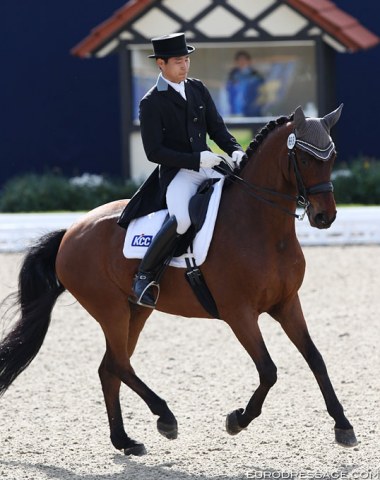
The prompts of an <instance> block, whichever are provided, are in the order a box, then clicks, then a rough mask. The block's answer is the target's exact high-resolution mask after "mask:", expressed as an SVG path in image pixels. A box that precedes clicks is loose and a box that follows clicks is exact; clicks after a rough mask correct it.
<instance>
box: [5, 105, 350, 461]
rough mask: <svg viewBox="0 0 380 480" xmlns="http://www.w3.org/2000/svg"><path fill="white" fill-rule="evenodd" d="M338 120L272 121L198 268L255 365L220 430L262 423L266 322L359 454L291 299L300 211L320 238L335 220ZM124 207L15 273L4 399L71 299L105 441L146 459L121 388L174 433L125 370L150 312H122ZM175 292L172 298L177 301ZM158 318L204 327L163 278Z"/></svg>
mask: <svg viewBox="0 0 380 480" xmlns="http://www.w3.org/2000/svg"><path fill="white" fill-rule="evenodd" d="M341 107H342V106H340V107H339V108H338V109H336V110H334V111H333V112H331V113H329V114H327V115H326V116H325V117H323V118H306V117H305V116H304V113H303V111H302V109H301V107H298V108H297V109H296V110H295V112H294V113H293V114H292V115H290V116H288V117H280V118H278V119H277V120H273V121H270V122H269V123H268V124H267V125H266V126H265V127H264V128H263V129H262V130H261V132H260V133H259V134H258V135H256V137H255V138H254V140H253V141H252V142H251V144H250V146H249V147H248V149H247V151H246V154H247V160H246V161H245V164H244V165H242V166H241V168H240V175H235V174H234V175H231V176H230V177H231V184H230V185H229V186H228V187H227V188H225V190H224V192H223V195H222V199H221V204H220V208H219V213H218V217H217V221H216V225H215V231H214V236H213V239H212V242H211V245H210V249H209V252H208V256H207V258H206V261H205V262H204V264H203V265H202V266H201V269H202V272H203V274H204V277H205V279H206V281H207V284H208V287H209V289H210V291H211V293H212V295H213V298H214V299H215V302H216V305H217V308H218V311H219V313H220V317H221V319H223V321H225V322H226V323H227V324H228V325H229V326H230V327H231V329H232V331H233V332H234V334H235V336H236V337H237V339H238V340H239V342H240V343H241V344H242V346H243V347H244V348H245V349H246V351H247V352H248V354H249V355H250V357H251V358H252V360H253V362H254V363H255V365H256V368H257V371H258V374H259V385H258V387H257V389H256V390H255V391H254V392H253V394H252V396H251V398H250V399H249V401H248V403H247V405H246V406H245V408H239V409H236V410H234V411H233V412H231V413H229V414H228V415H227V419H226V429H227V432H228V433H229V434H231V435H235V434H238V433H239V432H240V431H241V430H243V429H245V428H247V427H248V425H249V424H250V423H251V422H252V420H253V419H255V418H256V417H258V416H259V415H260V413H261V409H262V406H263V403H264V401H265V398H266V396H267V394H268V392H269V390H270V388H271V387H272V386H273V385H274V384H275V383H276V380H277V374H276V366H275V364H274V362H273V360H272V359H271V357H270V354H269V352H268V350H267V348H266V345H265V343H264V340H263V337H262V335H261V332H260V329H259V326H258V318H259V315H260V314H261V313H263V312H267V313H268V314H269V315H270V316H271V317H273V319H275V320H276V321H277V322H279V323H280V325H281V327H282V329H283V330H284V332H285V333H286V335H287V336H288V337H289V339H290V340H291V341H292V342H293V343H294V345H295V346H296V347H297V349H298V350H299V351H300V352H301V354H302V355H303V357H304V358H305V360H306V362H307V364H308V365H309V367H310V369H311V371H312V372H313V374H314V376H315V378H316V380H317V382H318V385H319V387H320V390H321V392H322V395H323V397H324V400H325V403H326V407H327V411H328V413H329V414H330V416H331V417H332V418H333V420H334V422H335V440H336V442H337V443H338V444H341V445H343V446H354V445H356V444H357V441H356V437H355V433H354V430H353V427H352V425H351V424H350V422H349V421H348V419H347V418H346V416H345V414H344V411H343V407H342V405H341V404H340V402H339V400H338V398H337V396H336V394H335V391H334V388H333V386H332V384H331V381H330V379H329V376H328V373H327V369H326V366H325V363H324V360H323V358H322V356H321V354H320V353H319V351H318V350H317V348H316V346H315V344H314V343H313V341H312V339H311V337H310V335H309V332H308V328H307V325H306V322H305V318H304V315H303V312H302V308H301V304H300V299H299V295H298V290H299V288H300V286H301V284H302V281H303V277H304V271H305V260H304V256H303V253H302V250H301V247H300V244H299V242H298V240H297V237H296V232H295V217H296V216H297V213H296V212H297V211H298V210H297V207H296V205H297V201H299V202H301V203H302V205H303V208H304V214H305V213H306V214H307V216H308V219H309V222H310V224H311V225H312V226H313V227H316V228H319V229H324V228H328V227H330V225H331V224H332V223H333V221H334V220H335V217H336V204H335V199H334V195H333V187H332V183H331V181H330V175H331V171H332V167H333V163H334V158H335V155H336V152H335V146H334V143H333V142H332V139H331V137H330V128H331V127H332V126H333V125H334V124H335V123H336V121H337V120H338V118H339V116H340V111H341ZM127 202H128V200H120V201H115V202H111V203H108V204H106V205H102V206H100V207H98V208H96V209H94V210H92V211H90V212H89V213H88V214H86V215H84V216H83V218H82V219H81V220H79V221H78V222H77V223H75V224H74V225H73V226H71V227H70V228H69V229H67V231H66V230H59V231H55V232H53V233H49V234H47V235H45V236H44V237H42V238H41V239H40V240H39V241H38V242H37V243H36V244H35V245H34V246H33V247H31V248H30V250H29V251H28V253H27V254H26V256H25V258H24V261H23V264H22V267H21V270H20V273H19V290H18V305H19V308H20V316H19V318H18V320H17V321H16V323H15V325H14V327H13V329H12V330H11V331H10V332H9V333H8V334H7V336H6V337H5V338H4V339H3V341H2V343H1V344H0V394H2V393H4V392H5V391H6V389H7V388H8V387H9V385H10V384H11V383H12V382H13V381H14V380H15V378H16V377H17V376H18V375H19V374H20V373H21V372H22V371H23V370H24V369H25V368H26V367H27V366H28V365H29V363H30V362H31V361H32V360H33V358H34V357H35V355H36V354H37V353H38V351H39V349H40V347H41V345H42V343H43V340H44V338H45V335H46V332H47V330H48V327H49V323H50V318H51V312H52V309H53V307H54V304H55V302H56V299H57V298H58V297H59V295H61V294H62V293H63V292H64V291H65V290H66V289H67V290H68V291H69V292H71V294H72V295H73V296H74V297H75V298H76V299H77V300H78V302H79V303H80V304H81V305H82V306H83V307H84V308H85V309H86V310H87V312H88V313H89V314H90V315H91V316H92V317H93V318H94V319H95V320H97V321H98V323H99V325H100V327H101V328H102V330H103V333H104V335H105V339H106V351H105V355H104V357H103V359H102V362H101V364H100V367H99V371H98V373H99V376H100V381H101V385H102V389H103V393H104V399H105V404H106V409H107V414H108V420H109V426H110V437H111V442H112V444H113V446H114V447H115V448H116V449H119V450H124V453H125V454H126V455H142V454H143V453H145V447H144V444H143V443H140V442H138V441H135V440H133V439H132V438H130V437H129V436H128V435H127V433H126V432H125V429H124V425H123V419H122V414H121V407H120V400H119V390H120V386H121V382H122V383H124V384H126V385H127V386H128V387H130V388H131V389H132V390H133V391H134V392H136V393H137V394H138V395H139V396H140V397H141V398H142V399H143V400H144V401H145V403H146V404H147V406H148V407H149V409H150V410H151V412H152V413H153V414H154V415H157V416H158V420H157V428H158V430H159V432H160V433H161V434H162V435H164V436H165V437H166V438H168V439H174V438H176V437H177V431H178V426H177V421H176V418H175V416H174V414H173V413H172V411H171V410H170V409H169V408H168V405H167V404H166V402H165V400H163V399H162V398H160V397H159V396H158V395H157V394H156V393H155V392H153V391H152V390H151V389H150V388H149V387H148V386H147V385H146V384H144V383H143V382H142V381H141V380H140V378H139V377H138V375H137V373H136V372H135V371H134V369H133V367H132V364H131V357H132V355H133V352H134V350H135V347H136V343H137V341H138V338H139V335H140V332H141V331H142V329H143V327H144V324H145V321H146V320H147V318H148V317H149V315H150V314H151V313H152V310H151V309H149V308H145V307H141V306H138V305H136V304H134V303H132V302H131V301H130V300H129V295H130V294H131V293H132V292H131V285H132V279H133V276H134V274H135V272H136V271H137V268H138V262H139V261H138V260H136V259H126V258H124V256H123V253H122V250H123V242H124V237H125V231H124V230H123V229H122V228H120V226H119V225H118V224H117V219H118V217H119V215H120V214H121V212H122V210H123V209H124V207H125V206H126V204H127ZM174 292H175V293H174ZM157 309H158V310H159V311H161V312H167V313H171V314H174V315H181V316H184V317H201V318H210V315H209V314H208V313H207V312H206V311H205V310H204V308H203V307H202V306H201V305H200V303H198V300H197V298H196V296H195V294H194V293H193V291H192V290H191V288H190V286H189V284H188V282H187V281H186V280H185V278H184V270H183V269H180V268H173V267H169V268H168V269H167V271H166V272H165V275H164V276H163V279H162V283H161V294H160V297H159V299H158V303H157Z"/></svg>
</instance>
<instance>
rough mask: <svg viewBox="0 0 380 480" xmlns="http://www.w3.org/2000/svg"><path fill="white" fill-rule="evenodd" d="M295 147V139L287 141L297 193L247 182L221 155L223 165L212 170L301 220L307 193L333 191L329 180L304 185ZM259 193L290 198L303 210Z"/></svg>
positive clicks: (304, 211) (307, 202) (306, 205)
mask: <svg viewBox="0 0 380 480" xmlns="http://www.w3.org/2000/svg"><path fill="white" fill-rule="evenodd" d="M291 135H293V134H291ZM295 147H296V142H295V141H294V144H292V143H291V142H290V144H289V142H288V158H289V162H290V164H291V165H292V166H293V170H294V174H295V176H296V181H297V190H298V194H297V195H289V194H286V193H281V192H277V191H276V190H271V189H269V188H265V187H261V186H259V185H255V184H253V183H250V182H247V181H246V180H244V178H242V177H240V176H239V175H237V174H236V173H235V172H234V169H233V168H232V167H231V165H230V164H229V163H228V162H227V160H226V159H225V158H223V157H221V158H222V159H223V165H217V166H215V167H214V170H216V171H217V172H219V173H222V174H223V175H226V176H227V177H228V178H229V180H230V181H231V182H233V183H236V184H240V185H242V186H243V187H244V188H245V189H246V190H247V193H248V195H250V196H251V197H253V198H255V199H257V200H259V201H261V202H263V203H266V204H267V205H270V206H271V207H274V208H277V209H278V210H281V211H282V212H284V213H286V214H287V215H290V216H292V217H295V218H297V219H298V220H303V219H304V217H305V215H306V212H307V210H308V208H309V206H310V202H309V199H308V195H316V194H318V193H327V192H333V191H334V187H333V184H332V182H331V181H329V182H322V183H318V184H316V185H313V186H311V187H305V184H304V182H303V179H302V176H301V173H300V171H299V168H298V164H297V155H296V148H295ZM260 193H266V194H269V195H272V196H276V197H279V198H282V199H285V200H291V201H292V202H295V203H296V204H297V205H298V206H300V207H302V208H303V212H302V213H301V214H297V213H294V212H292V211H291V210H289V209H287V208H284V207H282V206H281V205H279V204H278V203H276V202H275V201H273V200H269V199H267V198H264V197H262V196H261V195H260Z"/></svg>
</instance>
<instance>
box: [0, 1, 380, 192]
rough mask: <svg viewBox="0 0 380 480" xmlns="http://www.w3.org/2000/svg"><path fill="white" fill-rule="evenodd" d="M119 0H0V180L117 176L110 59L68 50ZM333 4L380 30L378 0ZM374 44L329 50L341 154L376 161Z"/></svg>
mask: <svg viewBox="0 0 380 480" xmlns="http://www.w3.org/2000/svg"><path fill="white" fill-rule="evenodd" d="M124 3H125V2H124V1H123V0H107V2H104V1H100V0H97V1H96V0H79V1H78V0H65V2H54V1H52V0H38V1H34V2H31V1H28V0H18V1H14V0H1V2H0V18H1V19H2V27H1V42H0V49H1V72H0V99H1V103H0V166H1V168H0V184H2V183H3V182H4V181H5V180H7V179H8V178H10V177H12V176H14V175H16V174H18V173H22V172H30V171H33V172H43V171H46V170H58V171H62V172H64V173H66V174H69V175H73V174H78V173H82V172H91V173H108V174H111V175H120V174H121V153H120V141H121V140H120V120H119V118H120V113H119V84H118V65H117V58H116V56H111V57H107V58H105V59H85V60H84V59H79V58H75V57H73V56H72V55H70V49H71V48H72V47H73V46H74V45H75V44H77V43H78V42H79V41H80V40H82V39H83V38H84V37H85V36H86V35H87V34H88V32H89V31H90V30H91V29H92V28H93V27H95V26H97V25H98V24H99V23H101V22H102V21H104V20H105V19H106V18H108V17H109V16H110V15H111V14H112V13H113V12H114V11H115V10H117V9H118V8H120V7H121V6H122V5H123V4H124ZM336 3H337V4H338V5H339V6H340V7H341V8H343V9H344V10H346V11H347V12H348V13H351V14H352V15H353V16H355V17H357V18H358V19H359V20H360V21H361V22H362V23H363V24H364V25H365V26H367V27H368V28H369V29H371V30H372V31H374V32H375V33H377V34H380V31H379V28H380V27H379V25H378V18H380V4H379V2H374V1H373V0H362V1H360V2H358V1H357V0H338V1H336ZM379 84H380V48H379V47H377V48H375V49H372V50H369V51H367V52H359V53H356V54H353V55H352V54H338V55H337V104H338V103H340V102H342V101H343V102H344V103H345V108H344V112H343V115H342V119H341V121H340V122H339V124H338V126H337V129H336V134H337V137H338V145H339V151H340V158H341V159H345V160H346V159H349V158H350V157H354V156H356V155H358V154H359V153H364V154H367V155H371V156H376V157H378V158H380V147H379V143H378V139H377V138H376V136H377V130H378V127H377V123H378V121H377V120H376V119H377V117H378V112H379V110H380V95H379V92H378V89H379Z"/></svg>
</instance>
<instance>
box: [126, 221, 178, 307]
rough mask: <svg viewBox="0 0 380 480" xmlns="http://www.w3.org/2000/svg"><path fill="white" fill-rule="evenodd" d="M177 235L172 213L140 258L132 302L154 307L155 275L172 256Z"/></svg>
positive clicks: (161, 271)
mask: <svg viewBox="0 0 380 480" xmlns="http://www.w3.org/2000/svg"><path fill="white" fill-rule="evenodd" d="M179 237H180V235H179V234H178V233H177V220H176V218H175V216H174V215H173V216H172V217H170V218H169V219H168V220H166V221H165V222H164V224H163V225H162V227H161V229H160V230H159V231H158V233H157V234H156V235H155V237H154V239H153V241H152V243H151V244H150V245H149V247H148V250H147V251H146V253H145V256H144V258H143V259H142V260H141V263H140V267H139V271H138V272H137V274H136V275H135V278H134V280H133V285H132V290H133V293H134V295H135V298H133V297H132V298H131V300H132V301H133V302H135V303H137V304H138V305H142V306H144V307H150V308H155V306H156V301H157V299H158V295H159V293H160V285H159V284H158V281H157V277H158V276H159V277H160V276H161V275H162V273H163V270H164V269H165V267H166V265H167V264H168V263H169V261H170V259H171V258H172V256H173V253H174V248H175V245H176V243H177V240H178V238H179ZM155 289H156V290H157V291H156V292H155Z"/></svg>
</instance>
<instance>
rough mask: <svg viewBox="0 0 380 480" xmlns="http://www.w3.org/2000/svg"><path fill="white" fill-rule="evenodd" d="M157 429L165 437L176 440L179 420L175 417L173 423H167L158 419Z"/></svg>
mask: <svg viewBox="0 0 380 480" xmlns="http://www.w3.org/2000/svg"><path fill="white" fill-rule="evenodd" d="M157 430H158V431H159V432H160V433H161V435H163V436H164V437H165V438H168V439H169V440H175V439H176V438H177V437H178V424H177V420H176V419H174V421H173V423H165V422H163V421H162V420H160V419H158V420H157Z"/></svg>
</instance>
